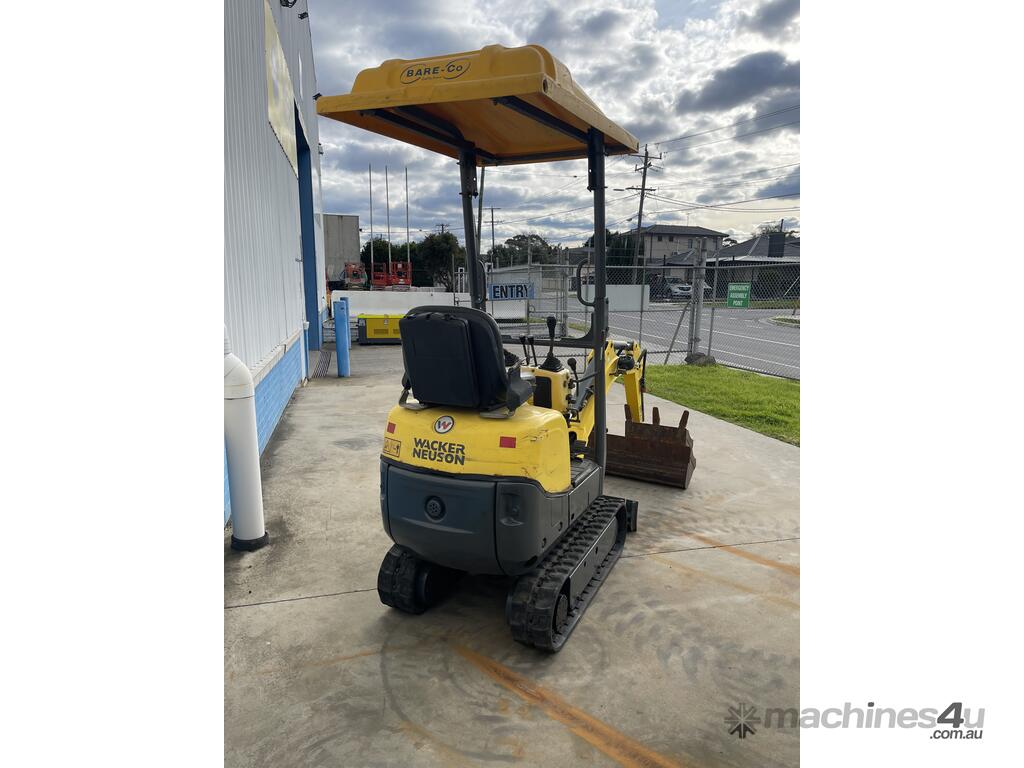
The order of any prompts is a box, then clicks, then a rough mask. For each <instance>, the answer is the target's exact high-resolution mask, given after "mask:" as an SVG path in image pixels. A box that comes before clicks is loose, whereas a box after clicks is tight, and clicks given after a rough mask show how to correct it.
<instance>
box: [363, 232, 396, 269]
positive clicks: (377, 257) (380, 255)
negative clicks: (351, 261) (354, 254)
mask: <svg viewBox="0 0 1024 768" xmlns="http://www.w3.org/2000/svg"><path fill="white" fill-rule="evenodd" d="M359 258H360V259H361V260H362V262H363V266H365V267H366V273H367V274H369V273H370V241H369V240H367V241H366V242H365V243H363V249H362V250H361V251H360V252H359ZM391 260H392V261H405V243H401V244H399V243H394V242H393V243H391ZM373 262H374V263H375V264H387V263H388V241H387V240H385V239H384V238H383V237H375V238H373Z"/></svg>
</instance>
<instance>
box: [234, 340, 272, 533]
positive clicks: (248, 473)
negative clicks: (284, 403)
mask: <svg viewBox="0 0 1024 768" xmlns="http://www.w3.org/2000/svg"><path fill="white" fill-rule="evenodd" d="M224 443H225V445H226V446H227V454H228V484H229V486H230V489H231V527H232V535H231V548H232V549H243V550H254V549H259V548H260V547H262V546H263V545H264V544H266V543H267V542H269V540H270V538H269V536H267V529H266V526H265V524H264V521H263V481H262V478H261V477H260V446H259V439H258V437H257V433H256V387H255V385H254V384H253V379H252V372H250V371H249V368H248V366H247V365H246V364H245V363H243V362H242V361H241V360H240V359H239V358H238V357H237V356H236V355H234V354H232V352H231V342H230V341H229V340H228V329H227V326H224Z"/></svg>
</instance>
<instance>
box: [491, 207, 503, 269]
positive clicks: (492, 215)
mask: <svg viewBox="0 0 1024 768" xmlns="http://www.w3.org/2000/svg"><path fill="white" fill-rule="evenodd" d="M498 210H499V211H500V210H501V208H499V209H498ZM491 256H492V257H493V256H494V206H493V205H492V206H491Z"/></svg>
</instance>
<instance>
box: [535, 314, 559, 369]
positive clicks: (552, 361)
mask: <svg viewBox="0 0 1024 768" xmlns="http://www.w3.org/2000/svg"><path fill="white" fill-rule="evenodd" d="M556 322H557V321H556V320H555V316H554V315H548V356H547V357H546V358H544V362H543V363H541V366H540V369H541V370H542V371H551V372H552V373H558V371H560V370H562V361H561V360H559V359H558V358H557V357H555V323H556Z"/></svg>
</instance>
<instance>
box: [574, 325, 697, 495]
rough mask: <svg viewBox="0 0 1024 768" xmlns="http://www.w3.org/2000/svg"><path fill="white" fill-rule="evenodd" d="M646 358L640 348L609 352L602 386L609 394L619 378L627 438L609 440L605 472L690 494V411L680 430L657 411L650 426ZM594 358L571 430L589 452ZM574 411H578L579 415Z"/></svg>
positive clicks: (612, 346) (617, 347)
mask: <svg viewBox="0 0 1024 768" xmlns="http://www.w3.org/2000/svg"><path fill="white" fill-rule="evenodd" d="M646 365H647V352H646V350H644V349H642V348H641V347H640V345H639V344H637V343H636V342H625V343H623V342H613V341H609V342H608V347H607V348H606V349H605V370H604V372H603V374H604V375H603V376H602V377H601V378H602V382H601V383H602V384H603V386H604V387H605V388H606V390H609V389H611V386H612V384H613V383H614V382H615V380H616V379H618V378H621V380H622V384H623V386H624V387H625V390H626V405H625V416H626V422H625V435H624V436H622V435H616V434H612V433H609V434H608V443H607V466H606V467H605V471H606V472H607V473H608V474H609V475H618V476H620V477H631V478H634V479H637V480H644V481H646V482H654V483H660V484H662V485H672V486H676V487H679V488H686V487H687V486H688V485H689V483H690V477H691V476H692V475H693V470H694V469H695V468H696V466H697V460H696V459H695V458H694V456H693V440H692V438H691V437H690V433H689V430H687V428H686V425H687V421H688V419H689V416H690V412H689V411H683V415H682V418H681V419H680V421H679V426H678V427H670V426H663V425H662V424H661V415H660V414H659V413H658V409H657V408H654V409H653V413H652V420H653V423H652V424H645V423H644V418H645V413H644V391H645V387H644V371H645V368H646ZM595 378H596V377H595V376H594V371H593V355H590V356H588V360H587V368H586V372H585V373H584V376H583V377H581V380H580V386H579V387H578V391H577V393H576V398H575V399H574V400H573V401H572V403H571V405H570V410H569V430H570V432H571V433H575V435H576V440H578V441H580V442H584V443H587V444H588V447H591V444H592V441H591V439H590V437H591V432H592V431H593V429H594V407H595V398H594V397H593V387H594V379H595ZM573 405H575V406H576V408H575V410H574V409H573V407H572V406H573Z"/></svg>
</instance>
